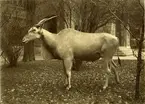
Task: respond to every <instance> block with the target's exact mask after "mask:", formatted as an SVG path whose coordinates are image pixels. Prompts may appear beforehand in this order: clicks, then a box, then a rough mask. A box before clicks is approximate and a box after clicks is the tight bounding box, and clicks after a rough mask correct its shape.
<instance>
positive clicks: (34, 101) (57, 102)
mask: <svg viewBox="0 0 145 104" xmlns="http://www.w3.org/2000/svg"><path fill="white" fill-rule="evenodd" d="M101 63H102V62H101V61H97V62H94V63H86V62H84V63H83V65H82V67H81V68H80V71H73V72H72V89H71V90H70V91H66V90H65V87H64V78H65V77H64V70H63V66H62V62H61V61H57V60H51V61H42V60H39V61H35V62H29V63H23V62H20V63H19V65H18V67H16V68H6V67H3V68H2V100H3V102H2V104H143V103H145V99H144V98H145V95H143V91H144V90H145V89H144V88H143V84H142V88H141V94H142V98H141V100H139V101H138V102H136V103H135V101H134V100H133V97H134V88H135V69H136V66H135V64H136V63H135V61H122V67H120V68H118V70H119V75H120V78H121V83H120V84H116V83H115V80H114V75H113V74H112V75H111V77H110V81H109V87H108V89H106V90H105V91H102V86H103V84H104V79H105V76H104V70H103V69H102V66H101Z"/></svg>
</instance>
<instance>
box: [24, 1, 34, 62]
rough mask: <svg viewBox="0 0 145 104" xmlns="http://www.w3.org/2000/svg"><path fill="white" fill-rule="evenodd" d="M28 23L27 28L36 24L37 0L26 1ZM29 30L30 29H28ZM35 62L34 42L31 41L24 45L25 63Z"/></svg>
mask: <svg viewBox="0 0 145 104" xmlns="http://www.w3.org/2000/svg"><path fill="white" fill-rule="evenodd" d="M25 2H26V7H25V8H26V12H27V14H26V19H27V20H26V22H27V27H31V26H32V25H33V23H34V17H35V6H36V4H35V0H30V1H29V0H26V1H25ZM28 29H29V28H28ZM34 60H35V54H34V41H30V42H29V43H27V44H25V45H24V55H23V61H24V62H26V61H34Z"/></svg>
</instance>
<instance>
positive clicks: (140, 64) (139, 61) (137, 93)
mask: <svg viewBox="0 0 145 104" xmlns="http://www.w3.org/2000/svg"><path fill="white" fill-rule="evenodd" d="M140 35H141V36H140V40H139V44H138V57H137V70H136V85H135V99H136V100H138V99H139V96H140V91H139V90H140V72H141V70H142V69H143V60H142V48H143V40H144V24H143V26H142V29H141V33H140Z"/></svg>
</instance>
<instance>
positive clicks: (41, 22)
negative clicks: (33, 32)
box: [36, 16, 57, 26]
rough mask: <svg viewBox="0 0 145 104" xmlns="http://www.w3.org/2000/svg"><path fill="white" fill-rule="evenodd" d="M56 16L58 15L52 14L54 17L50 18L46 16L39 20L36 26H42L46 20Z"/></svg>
mask: <svg viewBox="0 0 145 104" xmlns="http://www.w3.org/2000/svg"><path fill="white" fill-rule="evenodd" d="M56 17H57V16H52V17H50V18H44V19H42V20H41V21H39V22H38V23H37V24H36V26H41V25H43V24H44V23H45V22H46V21H48V20H51V19H53V18H56Z"/></svg>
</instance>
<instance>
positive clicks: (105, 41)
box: [23, 17, 119, 89]
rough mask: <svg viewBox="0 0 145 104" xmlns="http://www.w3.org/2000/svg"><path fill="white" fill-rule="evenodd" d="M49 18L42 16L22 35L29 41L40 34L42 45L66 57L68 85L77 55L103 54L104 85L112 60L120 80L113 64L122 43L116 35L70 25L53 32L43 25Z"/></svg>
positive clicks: (92, 56) (89, 57)
mask: <svg viewBox="0 0 145 104" xmlns="http://www.w3.org/2000/svg"><path fill="white" fill-rule="evenodd" d="M51 18H53V17H51ZM49 19H50V18H46V19H43V20H41V21H40V22H39V23H38V24H36V25H35V26H34V27H32V28H30V30H29V31H28V35H26V36H25V37H24V38H23V42H25V43H27V42H29V41H31V40H34V39H37V38H41V40H42V42H43V46H44V47H45V48H47V49H48V50H49V52H50V55H51V57H52V58H56V59H60V60H63V63H64V68H65V74H66V83H67V87H66V88H67V89H70V88H71V69H72V66H73V60H74V59H79V60H82V61H95V60H98V59H100V58H102V59H103V60H104V66H105V67H104V69H105V70H106V81H105V84H104V86H103V89H106V88H107V86H108V80H109V74H110V73H111V69H110V68H111V67H109V64H110V65H111V66H112V69H113V71H114V72H115V78H116V81H117V82H119V77H118V73H117V71H116V69H115V68H113V64H112V62H113V60H112V57H113V55H114V54H115V52H116V50H117V48H118V46H119V41H118V39H117V37H115V36H113V35H111V34H108V33H85V32H80V31H77V30H74V29H70V28H68V29H63V30H62V31H60V32H59V33H58V34H53V33H50V32H49V31H47V30H45V29H43V28H42V27H41V26H42V25H43V24H44V23H45V22H46V21H48V20H49Z"/></svg>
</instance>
